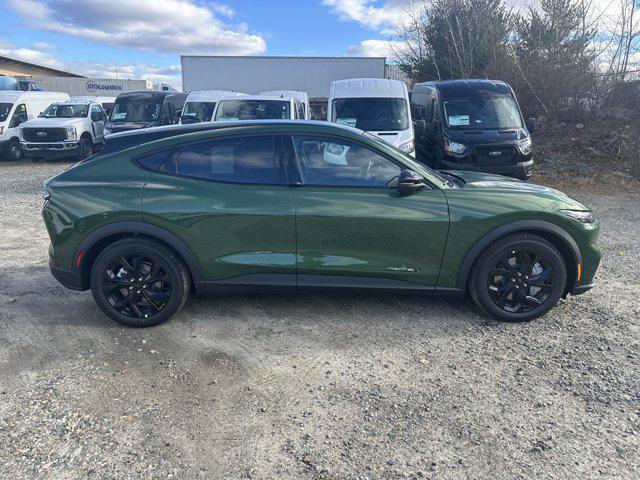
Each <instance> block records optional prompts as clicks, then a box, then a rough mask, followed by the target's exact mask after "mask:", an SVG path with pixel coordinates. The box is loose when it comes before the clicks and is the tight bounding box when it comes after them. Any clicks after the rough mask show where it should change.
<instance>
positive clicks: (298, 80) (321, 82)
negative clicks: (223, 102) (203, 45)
mask: <svg viewBox="0 0 640 480" xmlns="http://www.w3.org/2000/svg"><path fill="white" fill-rule="evenodd" d="M180 63H181V66H182V89H183V90H184V91H185V92H190V91H193V90H229V91H234V92H242V93H248V94H257V93H260V92H262V91H266V90H300V91H303V92H307V93H308V94H309V97H311V98H315V97H328V96H329V86H330V85H331V82H332V81H334V80H341V79H344V78H384V76H385V57H251V56H245V57H230V56H197V55H182V56H181V57H180Z"/></svg>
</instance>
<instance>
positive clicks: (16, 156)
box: [0, 90, 69, 160]
mask: <svg viewBox="0 0 640 480" xmlns="http://www.w3.org/2000/svg"><path fill="white" fill-rule="evenodd" d="M67 100H69V95H67V94H66V93H56V92H22V91H20V90H15V91H0V158H4V159H7V158H8V159H9V160H20V159H21V158H22V150H21V149H20V137H19V135H18V126H19V125H20V124H21V123H24V122H26V121H27V120H31V119H33V118H37V117H38V115H40V113H42V112H43V111H44V110H45V109H46V108H47V107H48V106H49V105H51V104H52V103H54V102H65V101H67Z"/></svg>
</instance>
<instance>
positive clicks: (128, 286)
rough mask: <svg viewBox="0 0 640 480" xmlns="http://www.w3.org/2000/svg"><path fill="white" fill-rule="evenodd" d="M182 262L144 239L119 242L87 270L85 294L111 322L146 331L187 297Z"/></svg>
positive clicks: (107, 249) (157, 244) (168, 249)
mask: <svg viewBox="0 0 640 480" xmlns="http://www.w3.org/2000/svg"><path fill="white" fill-rule="evenodd" d="M190 282H191V280H190V275H189V271H188V270H187V267H186V266H185V264H184V262H183V261H182V259H181V258H180V257H179V256H178V255H177V254H176V252H175V251H173V250H172V249H170V248H168V247H167V246H166V245H164V244H162V243H160V242H158V241H155V240H151V239H147V238H125V239H122V240H118V241H116V242H114V243H113V244H111V245H109V246H108V247H107V248H105V249H104V250H103V251H102V252H101V253H100V255H98V258H96V260H95V262H94V263H93V266H92V268H91V291H92V293H93V297H94V298H95V300H96V303H97V304H98V306H99V307H100V308H101V309H102V311H103V312H104V313H106V314H107V315H109V316H110V317H111V318H113V319H114V320H115V321H117V322H119V323H122V324H125V325H128V326H132V327H149V326H152V325H158V324H159V323H162V322H164V321H165V320H167V319H169V318H170V317H171V316H172V315H173V314H175V313H176V312H177V311H178V310H180V309H181V308H182V306H183V305H184V303H185V302H186V300H187V298H188V296H189V291H190Z"/></svg>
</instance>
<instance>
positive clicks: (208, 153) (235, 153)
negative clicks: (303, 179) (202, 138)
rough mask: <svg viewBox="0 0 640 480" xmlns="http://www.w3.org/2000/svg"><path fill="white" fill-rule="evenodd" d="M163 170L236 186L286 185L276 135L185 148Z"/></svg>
mask: <svg viewBox="0 0 640 480" xmlns="http://www.w3.org/2000/svg"><path fill="white" fill-rule="evenodd" d="M160 171H163V172H166V173H171V174H174V175H180V176H185V177H193V178H201V179H205V180H215V181H221V182H235V183H260V184H276V183H283V182H282V181H281V179H280V178H279V174H278V172H279V169H278V164H277V162H276V154H275V149H274V138H273V137H272V136H257V137H237V138H227V139H220V140H211V141H207V142H199V143H194V144H191V145H187V146H185V147H184V148H183V149H182V151H181V152H180V153H179V154H177V155H174V156H172V157H171V158H170V159H169V160H167V161H166V162H165V163H164V164H163V165H162V167H161V168H160Z"/></svg>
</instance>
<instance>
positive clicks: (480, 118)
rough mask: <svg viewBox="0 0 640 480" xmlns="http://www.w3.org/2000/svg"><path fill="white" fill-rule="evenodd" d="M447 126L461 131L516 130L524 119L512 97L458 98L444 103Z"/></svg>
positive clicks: (520, 126)
mask: <svg viewBox="0 0 640 480" xmlns="http://www.w3.org/2000/svg"><path fill="white" fill-rule="evenodd" d="M442 105H443V107H444V115H445V119H446V122H447V125H448V126H449V127H450V128H455V129H461V130H474V129H475V130H515V129H520V128H523V127H522V118H521V117H520V111H519V110H518V105H517V104H516V102H515V100H514V99H513V98H511V97H510V96H506V95H505V96H500V97H499V96H495V97H474V98H456V99H452V100H445V101H444V102H442Z"/></svg>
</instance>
